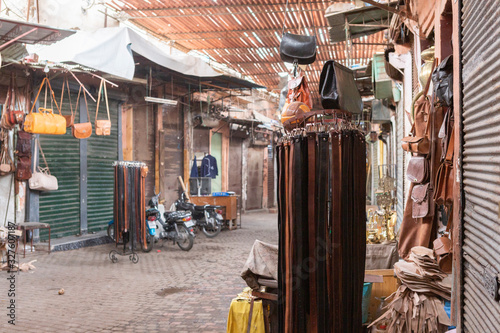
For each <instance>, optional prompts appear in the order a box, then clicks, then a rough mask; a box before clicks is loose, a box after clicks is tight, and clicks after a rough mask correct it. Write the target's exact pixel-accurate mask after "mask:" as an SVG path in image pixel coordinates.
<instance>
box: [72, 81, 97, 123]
mask: <svg viewBox="0 0 500 333" xmlns="http://www.w3.org/2000/svg"><path fill="white" fill-rule="evenodd" d="M81 92H82V86H80V89H78V97H77V98H76V105H75V112H76V110H78V106H79V105H80V104H78V102H79V100H80V94H81ZM83 99H84V100H85V109H86V110H87V122H90V113H89V105H88V104H87V93H86V92H85V90H83ZM98 105H99V104H98ZM71 114H73V113H71Z"/></svg>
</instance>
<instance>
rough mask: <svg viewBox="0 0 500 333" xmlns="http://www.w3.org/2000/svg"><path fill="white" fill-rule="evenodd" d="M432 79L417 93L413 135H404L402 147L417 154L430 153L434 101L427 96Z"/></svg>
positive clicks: (414, 105) (414, 106)
mask: <svg viewBox="0 0 500 333" xmlns="http://www.w3.org/2000/svg"><path fill="white" fill-rule="evenodd" d="M435 63H436V62H435V61H434V64H433V65H432V69H433V70H434V66H435ZM430 81H431V80H430V79H429V80H427V84H426V85H425V89H424V91H423V92H422V94H419V95H417V97H416V98H415V101H414V103H413V107H412V109H413V113H414V120H413V126H412V128H411V135H410V136H407V137H404V138H403V139H402V140H401V147H402V148H403V150H404V151H406V152H411V153H416V154H423V155H427V154H429V148H430V141H431V140H430V118H431V110H432V103H433V101H431V100H430V99H429V96H427V93H428V92H429V85H430Z"/></svg>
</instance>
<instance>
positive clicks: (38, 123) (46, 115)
mask: <svg viewBox="0 0 500 333" xmlns="http://www.w3.org/2000/svg"><path fill="white" fill-rule="evenodd" d="M45 83H47V85H48V87H49V89H50V93H51V97H52V99H53V101H54V103H55V105H56V108H57V110H58V111H59V114H54V113H53V111H52V109H47V108H38V113H34V112H33V109H34V108H35V105H36V101H37V100H38V96H40V92H41V91H42V88H43V86H44V84H45ZM24 131H25V132H28V133H33V134H54V135H62V134H66V119H65V118H64V117H63V116H62V115H61V109H60V108H59V105H58V104H57V101H56V98H55V95H54V91H53V90H52V87H51V86H50V82H49V79H48V78H46V77H45V78H44V79H43V81H42V84H41V85H40V89H38V94H37V95H36V98H35V100H34V102H33V105H32V106H31V109H30V113H29V114H28V115H27V116H26V119H25V120H24Z"/></svg>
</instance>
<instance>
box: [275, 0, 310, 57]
mask: <svg viewBox="0 0 500 333" xmlns="http://www.w3.org/2000/svg"><path fill="white" fill-rule="evenodd" d="M299 4H300V1H299ZM287 16H288V0H287V1H286V7H285V18H284V20H283V30H282V32H281V43H280V57H281V60H283V61H284V62H289V63H295V64H299V65H308V64H312V63H313V62H314V61H315V60H316V35H314V36H306V35H296V34H291V33H289V32H285V25H286V18H287ZM313 20H314V18H313ZM314 31H316V29H315V28H314Z"/></svg>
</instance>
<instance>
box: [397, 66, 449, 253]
mask: <svg viewBox="0 0 500 333" xmlns="http://www.w3.org/2000/svg"><path fill="white" fill-rule="evenodd" d="M435 63H436V60H435V61H434V64H435ZM433 67H434V65H433ZM431 72H432V71H431ZM430 81H431V80H430V79H429V80H427V84H426V86H425V89H424V91H423V92H422V93H419V94H418V95H417V97H416V98H415V100H414V105H413V107H412V110H413V120H414V121H413V125H412V130H411V136H409V137H405V138H403V140H402V147H403V149H404V150H405V151H408V152H411V153H412V156H411V159H410V163H409V167H408V172H407V175H408V177H409V180H410V181H411V182H412V183H411V184H410V188H409V193H410V195H409V196H408V199H407V202H406V206H405V211H404V215H403V221H402V223H401V227H400V231H399V235H400V236H399V243H398V249H399V255H400V257H401V258H404V259H408V256H409V255H410V250H411V248H412V247H414V246H424V247H431V246H432V241H433V239H434V238H435V237H434V236H433V235H434V230H435V220H436V215H437V214H435V210H437V208H436V202H435V200H434V198H435V196H436V191H437V188H436V186H437V185H438V183H436V181H437V178H436V174H437V171H438V167H439V164H440V163H439V157H440V156H442V153H443V152H442V147H443V145H442V143H441V142H440V141H439V139H440V136H441V135H439V132H440V130H441V128H442V124H443V120H444V118H445V111H446V110H445V108H444V107H442V106H438V107H435V106H434V94H431V96H428V92H429V86H430ZM427 169H428V171H426V170H427ZM426 173H428V177H427V176H426V175H425V174H426Z"/></svg>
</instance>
